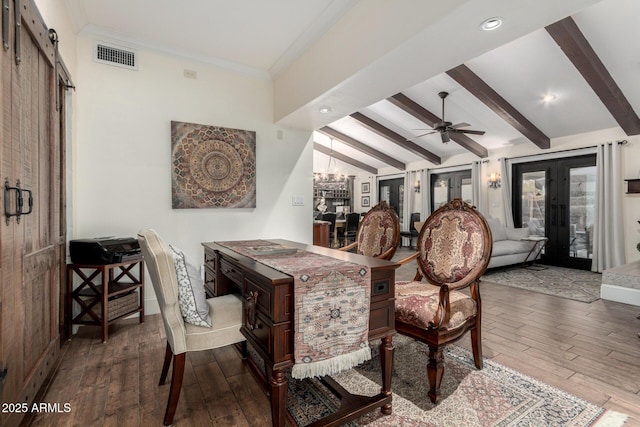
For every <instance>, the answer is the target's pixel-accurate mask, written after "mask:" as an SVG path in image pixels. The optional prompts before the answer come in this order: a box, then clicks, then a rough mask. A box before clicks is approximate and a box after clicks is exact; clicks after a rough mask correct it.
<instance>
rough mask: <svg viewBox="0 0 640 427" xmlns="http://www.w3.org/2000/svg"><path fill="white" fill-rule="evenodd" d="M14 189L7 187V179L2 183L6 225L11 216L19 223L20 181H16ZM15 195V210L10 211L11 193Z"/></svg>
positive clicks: (20, 205) (20, 207) (20, 208)
mask: <svg viewBox="0 0 640 427" xmlns="http://www.w3.org/2000/svg"><path fill="white" fill-rule="evenodd" d="M16 185H17V186H16V187H11V185H9V178H7V179H5V181H4V216H5V217H6V221H7V225H9V220H10V219H11V217H12V216H15V217H17V218H16V219H17V221H18V222H20V215H21V213H20V211H21V210H22V193H21V192H20V180H18V182H17V184H16ZM12 191H15V193H16V208H15V210H14V211H13V212H12V211H11V192H12Z"/></svg>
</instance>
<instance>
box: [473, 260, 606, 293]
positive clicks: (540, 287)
mask: <svg viewBox="0 0 640 427" xmlns="http://www.w3.org/2000/svg"><path fill="white" fill-rule="evenodd" d="M545 267H546V268H545V269H544V270H532V269H528V268H520V267H511V268H506V269H498V270H495V271H488V272H487V273H485V275H484V276H483V277H482V280H485V281H488V282H492V283H498V284H500V285H506V286H513V287H515V288H520V289H527V290H529V291H534V292H539V293H543V294H547V295H555V296H559V297H562V298H568V299H572V300H576V301H582V302H593V301H595V300H597V299H599V298H600V285H601V284H602V274H600V273H594V272H592V271H584V270H574V269H571V268H563V267H553V266H545Z"/></svg>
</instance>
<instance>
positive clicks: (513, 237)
mask: <svg viewBox="0 0 640 427" xmlns="http://www.w3.org/2000/svg"><path fill="white" fill-rule="evenodd" d="M487 223H488V224H489V228H491V234H492V235H493V252H492V253H491V261H489V266H488V267H487V268H495V267H504V266H505V265H511V264H520V263H523V262H524V260H525V258H526V257H527V255H528V254H529V252H530V251H531V248H532V247H533V245H534V244H535V242H530V241H525V240H522V239H524V238H526V237H529V235H530V230H529V229H528V228H511V227H505V226H504V225H503V224H502V223H501V222H500V220H499V219H497V218H488V219H487Z"/></svg>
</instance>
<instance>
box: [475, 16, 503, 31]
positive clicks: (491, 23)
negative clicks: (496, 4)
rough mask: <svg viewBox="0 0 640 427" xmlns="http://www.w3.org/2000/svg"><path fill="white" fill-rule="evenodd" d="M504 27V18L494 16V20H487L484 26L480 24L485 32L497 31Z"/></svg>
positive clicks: (483, 23)
mask: <svg viewBox="0 0 640 427" xmlns="http://www.w3.org/2000/svg"><path fill="white" fill-rule="evenodd" d="M501 25H502V18H500V17H499V16H494V17H493V18H489V19H485V20H484V21H483V22H482V24H480V28H482V29H483V30H485V31H491V30H495V29H496V28H498V27H499V26H501Z"/></svg>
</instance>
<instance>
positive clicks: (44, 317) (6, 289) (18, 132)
mask: <svg viewBox="0 0 640 427" xmlns="http://www.w3.org/2000/svg"><path fill="white" fill-rule="evenodd" d="M13 4H14V3H13V2H10V6H11V7H12V8H13ZM21 13H22V20H21V22H22V25H21V27H20V33H19V34H20V38H21V43H20V44H21V48H20V56H21V63H20V64H16V61H15V49H14V46H15V44H14V43H13V42H12V43H11V46H12V47H11V49H9V51H7V52H5V51H2V52H1V53H0V83H1V84H0V86H1V89H0V91H1V92H0V93H1V94H2V95H3V96H2V117H1V118H0V124H1V128H2V129H1V130H2V133H1V134H0V135H1V136H2V140H1V149H0V167H1V171H0V178H2V180H4V178H5V177H7V178H8V179H9V182H10V184H11V185H12V186H13V185H16V184H17V182H18V180H19V182H20V185H19V186H20V187H21V188H22V189H25V191H23V192H22V193H21V194H22V195H23V197H24V207H23V211H26V210H28V209H29V206H28V198H29V194H31V196H32V198H33V207H32V212H31V213H30V214H28V215H23V216H21V217H19V221H18V219H17V218H15V217H14V218H11V220H10V221H9V224H8V225H6V224H5V222H4V217H3V218H2V220H3V222H2V223H1V224H0V227H1V228H0V263H1V267H2V268H0V274H1V276H0V280H1V281H0V330H1V335H0V365H2V366H3V367H6V368H7V370H8V374H7V379H6V382H5V384H4V387H3V388H2V401H4V402H27V403H31V402H33V401H34V397H35V395H36V393H37V392H38V390H39V389H40V387H41V385H42V384H43V382H44V381H45V380H46V378H47V376H48V374H49V373H50V371H51V370H52V369H53V367H54V366H55V361H56V359H57V358H58V354H59V348H60V341H59V330H60V319H61V316H60V283H61V282H62V280H63V275H64V273H63V270H64V268H63V267H64V253H65V251H64V245H65V241H66V235H65V228H64V221H63V220H62V219H61V218H64V215H63V212H61V210H62V209H64V202H63V201H62V200H61V199H62V198H63V196H64V191H63V188H62V187H61V185H62V184H63V179H62V175H63V166H62V164H61V162H62V161H63V158H64V155H63V153H64V148H63V146H62V145H61V135H60V115H59V114H60V112H59V111H57V110H56V105H55V101H56V98H55V92H54V91H55V90H57V85H56V69H55V68H54V52H53V49H52V45H51V43H50V42H49V41H48V39H47V34H48V29H47V28H46V27H44V25H43V24H42V23H41V22H40V19H39V15H38V13H37V11H36V10H35V4H34V3H33V0H26V1H24V2H21ZM10 17H11V22H10V25H11V28H14V26H13V17H14V14H13V11H12V13H10ZM10 33H11V35H12V37H14V34H13V32H10ZM16 186H18V185H16ZM26 190H28V191H26ZM13 197H15V195H14V196H13ZM22 415H23V414H2V418H1V419H0V425H2V426H13V425H18V424H19V423H20V421H21V419H22Z"/></svg>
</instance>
